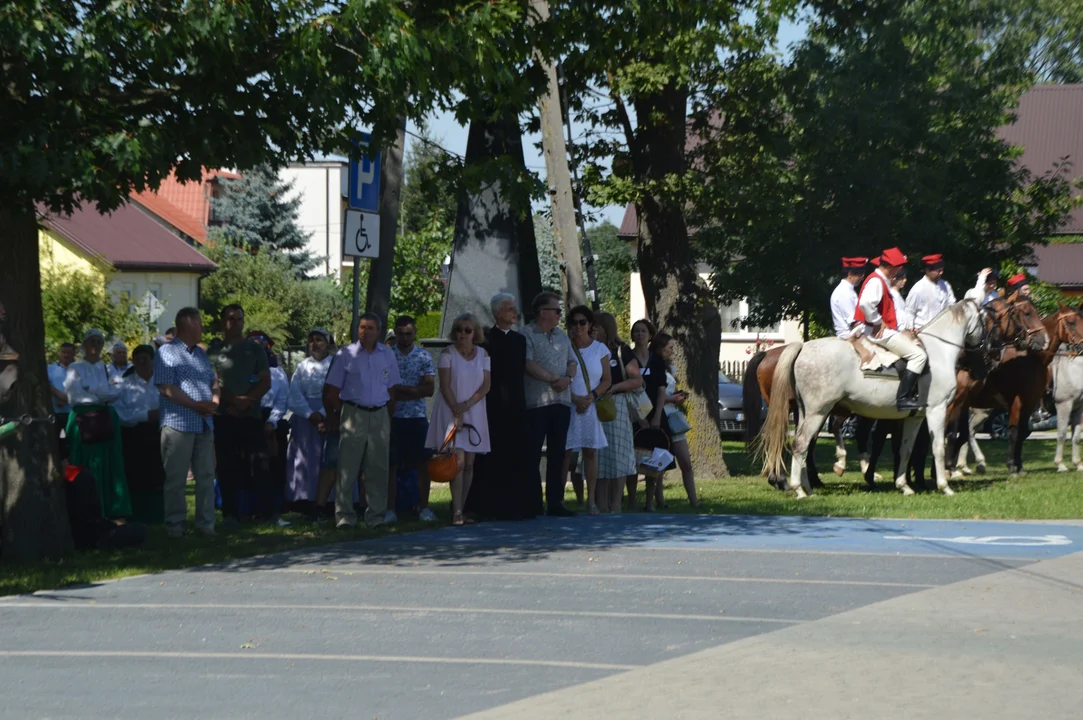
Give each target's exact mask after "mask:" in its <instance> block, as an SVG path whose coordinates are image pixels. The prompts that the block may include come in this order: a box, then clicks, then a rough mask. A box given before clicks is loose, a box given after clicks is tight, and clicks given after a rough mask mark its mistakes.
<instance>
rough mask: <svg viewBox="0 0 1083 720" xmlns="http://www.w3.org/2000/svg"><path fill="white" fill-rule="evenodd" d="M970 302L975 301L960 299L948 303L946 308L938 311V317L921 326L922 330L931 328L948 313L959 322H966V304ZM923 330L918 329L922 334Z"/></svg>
mask: <svg viewBox="0 0 1083 720" xmlns="http://www.w3.org/2000/svg"><path fill="white" fill-rule="evenodd" d="M968 302H973V301H972V300H967V299H963V300H960V301H958V302H957V303H955V304H954V305H948V306H947V307H946V308H944V309H943V310H941V311H940V312H938V313H937V314H936V317H934V318H933V319H932V320H930V321H929V322H927V323H925V327H923V328H921V330H925V329H926V328H931V327H932V326H933V325H935V324H936V323H937V322H938V321H939V320H940V318H942V317H943V316H945V315H948V314H950V315H951V319H952V320H955V321H958V322H961V323H965V322H966V304H967V303H968ZM921 330H918V334H919V335H920V334H921Z"/></svg>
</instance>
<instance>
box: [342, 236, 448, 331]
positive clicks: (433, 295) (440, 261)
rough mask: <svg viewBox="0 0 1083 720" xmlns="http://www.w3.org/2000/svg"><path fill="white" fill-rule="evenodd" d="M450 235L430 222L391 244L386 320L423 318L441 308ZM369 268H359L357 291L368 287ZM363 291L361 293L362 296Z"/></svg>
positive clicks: (366, 265) (362, 266)
mask: <svg viewBox="0 0 1083 720" xmlns="http://www.w3.org/2000/svg"><path fill="white" fill-rule="evenodd" d="M452 237H453V233H452V231H451V229H449V228H448V227H446V226H445V225H443V224H441V223H439V222H434V223H433V224H432V225H430V226H429V227H427V228H425V229H423V230H418V231H414V232H407V233H406V234H405V235H400V236H399V237H398V239H396V240H395V265H394V278H395V281H394V283H393V284H392V286H391V304H390V312H389V313H388V315H389V317H391V318H394V317H395V316H396V315H403V314H405V315H414V316H418V315H424V314H426V313H430V312H435V311H437V310H440V309H442V308H443V306H444V281H443V279H442V274H443V268H444V259H445V258H446V257H447V256H448V255H449V254H450V253H451V241H452ZM368 274H369V264H368V263H367V262H362V264H361V287H362V288H365V287H366V286H367V285H368ZM363 295H364V290H362V296H363Z"/></svg>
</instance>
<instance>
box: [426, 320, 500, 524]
mask: <svg viewBox="0 0 1083 720" xmlns="http://www.w3.org/2000/svg"><path fill="white" fill-rule="evenodd" d="M451 341H452V342H453V343H454V344H453V345H452V346H451V347H449V348H448V349H447V350H445V351H444V353H443V354H442V355H441V356H440V360H439V361H438V362H437V364H436V373H437V375H438V378H439V381H440V394H439V395H438V396H437V397H436V402H435V403H434V405H433V409H432V421H431V422H430V423H429V434H428V436H427V438H426V440H425V447H427V448H431V449H433V450H438V449H439V448H440V446H441V445H442V444H443V443H444V439H445V438H447V436H448V433H449V432H451V429H452V428H453V427H455V428H458V432H457V433H456V435H455V460H456V464H457V466H458V472H456V473H455V479H454V480H452V481H451V512H452V518H451V522H452V524H454V525H462V524H463V523H464V522H465V519H464V517H463V503H464V502H466V496H467V495H469V494H470V483H471V482H472V481H473V479H474V456H475V455H477V454H479V453H481V454H485V453H488V452H489V421H488V418H487V417H486V415H485V395H486V394H487V393H488V392H489V384H490V378H489V354H488V353H486V352H485V350H484V349H483V348H481V347H478V345H479V344H480V343H482V342H484V341H485V338H484V336H483V335H482V329H481V323H479V322H478V319H477V318H476V317H474V316H473V315H471V314H469V313H466V314H463V315H460V316H459V317H457V318H455V322H453V323H451Z"/></svg>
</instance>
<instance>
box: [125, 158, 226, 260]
mask: <svg viewBox="0 0 1083 720" xmlns="http://www.w3.org/2000/svg"><path fill="white" fill-rule="evenodd" d="M218 178H226V179H229V180H236V179H238V178H240V175H236V174H234V173H228V172H222V171H221V170H207V169H205V168H204V170H203V177H202V178H201V179H200V180H198V181H196V180H191V181H189V182H186V183H182V182H180V181H179V180H177V178H176V176H175V175H172V174H171V175H170V176H169V177H168V178H166V179H165V180H163V181H162V184H161V185H159V186H158V191H157V192H151V191H150V190H144V191H143V192H141V193H136V194H134V195H132V197H131V199H132V200H134V201H135V202H137V203H139V204H140V205H142V206H143V207H144V208H146V209H147V210H149V211H150V212H152V213H154V214H155V215H157V216H158V217H159V218H161V219H162V220H164V221H165V222H167V223H169V224H170V225H172V226H173V227H175V228H176V229H177V230H180V231H181V232H182V233H184V234H185V235H187V236H188V237H190V238H192V239H193V240H195V241H196V242H198V243H200V244H202V243H204V242H206V241H207V221H208V220H209V219H210V213H211V187H210V185H211V183H213V182H214V181H215V180H217V179H218Z"/></svg>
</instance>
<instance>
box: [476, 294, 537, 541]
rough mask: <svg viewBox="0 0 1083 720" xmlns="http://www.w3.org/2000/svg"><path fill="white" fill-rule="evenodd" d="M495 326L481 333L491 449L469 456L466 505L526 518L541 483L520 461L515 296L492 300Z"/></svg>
mask: <svg viewBox="0 0 1083 720" xmlns="http://www.w3.org/2000/svg"><path fill="white" fill-rule="evenodd" d="M491 308H492V311H493V317H494V318H495V319H496V325H495V326H494V327H492V328H490V329H489V330H487V331H486V332H485V338H486V341H487V342H485V344H484V345H483V347H484V348H485V349H486V350H487V351H488V352H489V358H490V365H491V370H490V377H491V379H492V386H491V388H490V390H489V394H488V395H486V396H485V409H486V414H487V416H488V420H489V440H490V441H491V443H492V450H491V451H490V452H489V453H488V454H487V455H478V456H477V457H476V459H475V460H474V482H473V484H472V485H471V487H470V496H469V497H468V498H467V501H466V510H467V512H469V513H472V514H474V515H476V516H477V517H479V518H482V519H487V520H526V519H528V518H533V517H535V516H536V515H537V514H538V508H540V507H542V491H541V485H540V484H539V483H536V482H531V477H532V475H531V473H530V472H529V468H527V467H526V466H525V465H524V464H523V463H524V460H525V458H527V457H528V456H529V455H530V453H528V452H527V436H528V435H529V432H528V426H527V419H526V394H525V391H524V389H523V380H524V378H525V377H526V338H524V337H523V336H522V335H520V334H519V333H517V332H516V331H515V330H513V329H512V327H513V326H514V325H515V323H516V322H517V321H518V320H519V310H518V308H516V305H515V297H514V296H512V295H508V294H506V293H501V294H499V295H496V296H494V297H493V299H492V303H491Z"/></svg>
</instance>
